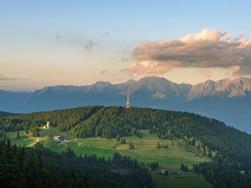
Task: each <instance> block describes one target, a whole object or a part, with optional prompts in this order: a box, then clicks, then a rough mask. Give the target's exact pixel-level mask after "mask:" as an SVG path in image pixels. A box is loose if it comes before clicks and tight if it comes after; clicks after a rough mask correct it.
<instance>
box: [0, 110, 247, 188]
mask: <svg viewBox="0 0 251 188" xmlns="http://www.w3.org/2000/svg"><path fill="white" fill-rule="evenodd" d="M47 121H50V124H51V126H54V127H58V128H59V129H60V130H61V131H69V132H71V133H72V134H73V135H75V137H76V138H88V137H105V138H120V137H123V136H130V135H133V136H138V137H140V136H141V132H140V131H141V130H146V129H147V130H149V131H150V133H153V134H157V135H158V137H159V138H160V139H170V140H179V142H180V143H181V144H182V145H184V147H186V148H187V149H191V148H192V149H194V150H197V151H199V152H200V153H201V154H202V155H205V156H208V157H210V158H212V159H213V161H212V162H210V163H201V164H198V165H194V168H193V170H194V171H195V172H198V173H201V174H203V175H204V176H205V177H206V179H207V180H208V181H209V182H211V183H212V184H213V185H214V186H215V187H251V178H250V177H251V174H250V170H251V161H250V157H251V147H250V145H251V136H250V135H249V134H247V133H245V132H241V131H239V130H237V129H234V128H232V127H228V126H226V125H225V124H224V123H223V122H220V121H217V120H215V119H210V118H207V117H202V116H199V115H196V114H192V113H186V112H175V111H164V110H153V109H142V108H130V109H125V108H122V107H102V106H96V107H85V108H75V109H66V110H57V111H51V112H39V113H32V114H22V115H11V116H5V117H2V118H0V129H1V131H2V133H1V134H2V135H4V132H6V131H12V130H26V131H27V132H28V131H31V130H33V131H34V130H35V131H36V130H37V129H39V127H40V126H42V125H44V124H45V123H46V122H47ZM0 136H1V135H0ZM147 181H148V180H147ZM149 182H150V180H149Z"/></svg>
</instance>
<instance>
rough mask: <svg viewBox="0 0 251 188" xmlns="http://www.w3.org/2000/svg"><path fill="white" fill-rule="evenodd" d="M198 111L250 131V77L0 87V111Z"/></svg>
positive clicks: (156, 79) (146, 78)
mask: <svg viewBox="0 0 251 188" xmlns="http://www.w3.org/2000/svg"><path fill="white" fill-rule="evenodd" d="M128 91H129V93H130V96H131V104H132V105H134V106H141V107H153V108H161V109H171V110H181V111H190V112H195V113H199V114H202V115H206V116H210V117H214V118H217V119H220V120H223V121H225V122H226V123H227V124H229V125H232V126H235V127H237V128H239V129H242V130H245V131H248V132H251V78H239V79H235V80H229V79H224V80H220V81H211V80H208V81H206V82H204V83H200V84H197V85H194V86H192V85H190V84H176V83H173V82H171V81H169V80H166V79H165V78H160V77H145V78H142V79H141V80H139V81H134V80H129V81H127V82H124V83H120V84H111V83H110V82H97V83H95V84H92V85H88V86H79V87H78V86H53V87H45V88H43V89H41V90H37V91H35V92H9V91H3V90H0V101H1V103H0V111H9V112H33V111H47V110H52V109H61V108H70V107H77V106H86V105H108V106H113V105H115V106H116V105H119V106H124V105H125V96H126V93H127V92H128Z"/></svg>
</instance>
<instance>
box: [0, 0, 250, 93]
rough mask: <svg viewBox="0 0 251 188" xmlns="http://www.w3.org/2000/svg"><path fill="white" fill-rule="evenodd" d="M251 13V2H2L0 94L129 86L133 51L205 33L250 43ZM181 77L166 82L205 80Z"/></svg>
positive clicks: (173, 77)
mask: <svg viewBox="0 0 251 188" xmlns="http://www.w3.org/2000/svg"><path fill="white" fill-rule="evenodd" d="M250 7H251V1H248V0H204V1H202V0H201V1H199V0H183V1H182V0H176V1H174V0H173V1H171V0H170V1H167V0H165V1H164V0H163V1H161V0H99V1H98V0H89V1H87V0H82V1H74V0H71V1H70V0H68V1H67V0H40V1H35V0H29V1H28V0H22V1H20V0H16V1H14V0H10V1H4V0H1V1H0V89H1V88H2V89H35V88H40V87H43V86H45V85H55V84H76V85H82V84H89V83H93V82H95V81H97V80H108V81H111V82H121V81H124V80H126V79H129V78H130V76H128V75H123V73H121V70H122V69H125V68H126V67H127V66H128V65H129V64H130V63H133V62H135V60H134V59H132V58H131V54H132V51H133V49H134V48H135V47H136V46H137V45H138V44H139V43H141V42H143V41H150V40H151V41H157V40H165V39H168V40H169V39H177V38H180V37H182V36H184V35H186V34H188V33H198V32H200V31H201V30H202V29H203V28H210V29H217V30H219V31H226V32H231V33H232V34H234V35H238V34H240V33H244V34H245V35H246V36H247V37H250V36H251V24H250V20H251V14H250ZM83 46H84V47H83ZM82 48H84V49H82ZM121 59H125V61H124V60H121ZM181 71H182V70H181ZM174 75H175V73H169V75H168V74H167V75H166V77H168V78H170V79H171V80H173V81H177V82H182V81H186V82H191V83H195V82H199V81H203V80H204V78H203V77H202V76H201V75H198V78H197V77H194V78H192V77H189V73H186V74H184V75H185V76H183V77H182V76H180V77H177V76H174ZM218 77H219V78H220V77H221V76H219V75H218ZM218 77H217V76H216V77H215V79H217V78H218ZM6 78H7V79H6ZM10 78H12V79H10ZM212 78H214V77H212ZM205 79H206V78H205Z"/></svg>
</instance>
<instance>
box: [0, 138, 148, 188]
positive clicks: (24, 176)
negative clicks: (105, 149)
mask: <svg viewBox="0 0 251 188" xmlns="http://www.w3.org/2000/svg"><path fill="white" fill-rule="evenodd" d="M0 187H1V188H17V187H20V188H21V187H22V188H24V187H30V188H34V187H44V188H46V187H53V188H54V187H55V188H56V187H66V188H70V187H72V188H73V187H74V188H78V187H79V188H80V187H83V188H88V187H91V188H92V187H93V188H96V187H107V188H110V187H121V188H131V187H133V188H138V187H142V188H143V187H152V180H151V176H150V174H149V172H148V170H147V169H146V167H145V166H144V165H143V164H140V163H138V162H137V161H135V160H134V161H132V160H130V159H129V158H127V157H123V156H121V155H119V154H117V153H116V154H114V156H113V158H112V159H111V160H105V159H104V158H97V157H96V156H81V157H76V156H75V154H74V153H73V152H72V151H71V150H70V149H69V150H66V151H65V152H63V153H62V154H58V153H54V152H51V151H49V150H47V149H44V148H43V146H42V145H39V144H38V145H37V146H36V147H35V148H17V147H16V146H15V145H11V143H10V142H9V141H8V140H7V141H6V140H1V141H0Z"/></svg>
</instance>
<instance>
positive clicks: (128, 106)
mask: <svg viewBox="0 0 251 188" xmlns="http://www.w3.org/2000/svg"><path fill="white" fill-rule="evenodd" d="M126 108H130V93H129V88H128V89H127V95H126Z"/></svg>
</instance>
